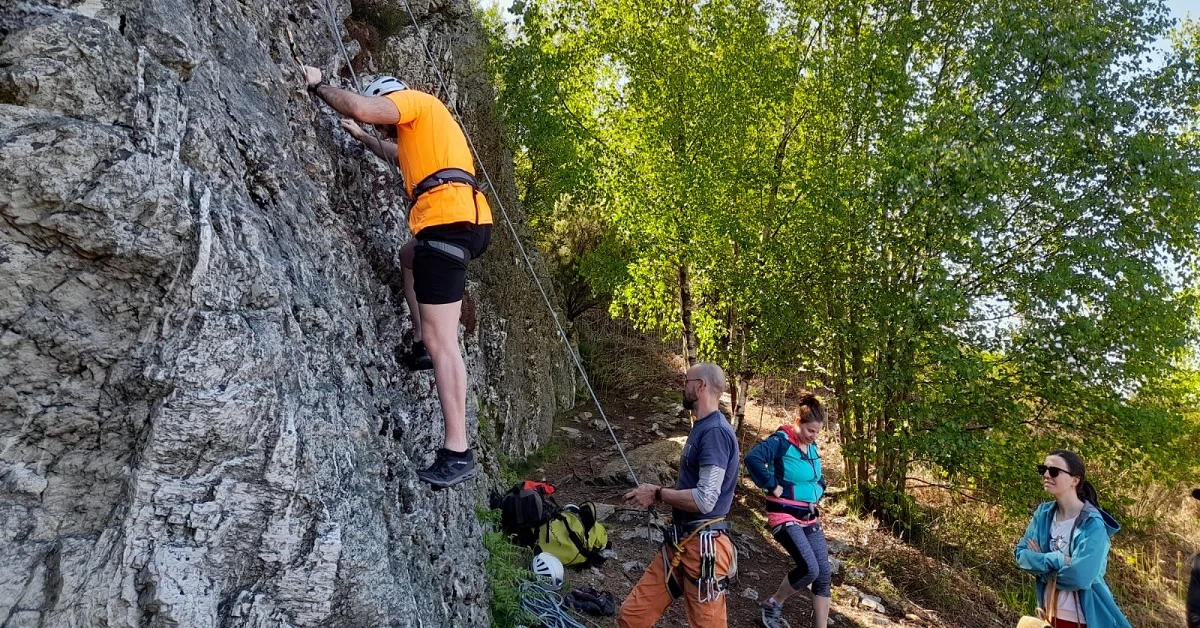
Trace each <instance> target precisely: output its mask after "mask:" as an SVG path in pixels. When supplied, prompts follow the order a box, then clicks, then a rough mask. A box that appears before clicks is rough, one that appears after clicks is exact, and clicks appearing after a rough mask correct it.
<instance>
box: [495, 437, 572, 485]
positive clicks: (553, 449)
mask: <svg viewBox="0 0 1200 628" xmlns="http://www.w3.org/2000/svg"><path fill="white" fill-rule="evenodd" d="M562 453H563V447H562V444H561V443H559V442H558V441H555V440H551V441H550V442H548V443H546V444H545V445H542V447H541V448H539V449H538V450H537V451H535V452H533V453H532V454H529V456H528V457H526V458H525V459H524V460H521V459H520V458H512V457H509V456H504V455H502V456H500V479H501V481H502V486H503V487H504V488H505V489H506V490H507V489H508V488H510V487H512V486H513V485H514V484H516V483H517V482H521V481H523V480H528V479H530V478H529V476H530V474H532V473H533V472H534V471H535V470H537V469H540V468H542V467H544V466H545V465H547V464H549V463H551V462H554V461H555V460H557V459H558V457H559V456H560V455H562Z"/></svg>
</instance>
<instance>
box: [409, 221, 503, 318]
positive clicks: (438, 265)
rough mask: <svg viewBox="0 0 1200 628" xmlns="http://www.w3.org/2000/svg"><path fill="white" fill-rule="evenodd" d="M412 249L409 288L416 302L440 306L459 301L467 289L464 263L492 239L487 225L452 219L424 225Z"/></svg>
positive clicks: (490, 227) (481, 252) (478, 253)
mask: <svg viewBox="0 0 1200 628" xmlns="http://www.w3.org/2000/svg"><path fill="white" fill-rule="evenodd" d="M416 238H417V245H416V248H415V249H413V291H415V292H416V293H417V303H424V304H426V305H441V304H444V303H454V302H455V301H462V298H463V292H465V291H466V289H467V262H469V261H471V260H473V259H475V258H477V257H479V256H480V255H483V252H484V251H486V250H487V247H488V244H490V243H491V241H492V226H491V225H476V224H474V223H470V222H456V223H452V224H449V225H434V226H432V227H425V228H424V229H422V230H421V232H420V233H418V234H417V235H416Z"/></svg>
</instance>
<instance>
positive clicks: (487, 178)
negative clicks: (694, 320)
mask: <svg viewBox="0 0 1200 628" xmlns="http://www.w3.org/2000/svg"><path fill="white" fill-rule="evenodd" d="M323 4H324V6H325V10H326V15H327V24H328V25H329V27H330V30H331V32H332V34H333V38H334V40H335V41H337V43H338V48H339V49H340V51H341V54H342V57H343V59H344V60H345V62H346V66H347V67H348V68H350V71H351V75H352V77H353V78H354V86H355V89H361V86H360V85H359V84H358V79H357V77H356V76H354V75H353V72H354V70H353V67H352V64H351V60H350V55H349V54H348V53H347V52H346V48H345V46H344V45H343V44H342V38H341V35H340V34H339V33H338V31H337V28H336V19H335V16H334V13H333V9H332V6H331V5H330V0H324V1H323ZM404 8H405V10H406V11H407V12H408V15H409V18H411V19H412V23H413V26H414V27H415V28H416V29H417V36H418V40H419V41H420V42H421V49H422V50H423V51H424V53H425V57H426V59H427V60H428V61H429V65H430V67H432V68H433V70H434V72H435V73H436V74H437V78H438V84H439V85H440V87H441V89H442V93H444V94H447V95H448V94H450V90H449V87H448V85H447V83H446V80H445V77H444V76H443V75H442V71H441V68H439V67H438V65H437V61H436V60H435V59H434V58H433V55H432V53H431V52H430V50H429V46H428V45H427V43H426V41H425V38H424V36H423V35H422V33H421V30H420V27H419V26H418V22H417V16H416V14H415V13H413V10H412V6H411V5H410V4H409V2H408V0H404ZM448 100H449V103H448V104H449V109H450V112H451V113H452V114H453V116H454V118H455V119H456V120H457V121H458V123H459V125H460V126H461V127H462V131H463V135H464V136H465V137H466V140H467V144H468V145H469V147H470V150H471V154H472V155H473V156H474V157H475V161H476V163H478V164H479V169H480V173H481V174H482V175H483V180H484V182H486V187H487V188H490V189H491V190H492V193H493V194H492V195H493V197H495V199H496V206H497V208H499V210H500V215H501V216H502V217H503V218H504V223H505V225H507V227H508V230H509V232H510V233H511V234H512V237H513V242H514V243H515V244H516V245H517V251H518V252H519V253H520V254H521V258H522V259H523V260H525V266H526V268H527V269H528V270H529V275H530V277H532V278H533V283H534V285H535V286H537V289H538V293H539V294H541V296H542V301H543V302H544V303H545V305H546V309H547V310H548V311H549V312H550V318H551V320H553V321H554V326H555V328H556V329H557V330H558V334H559V337H560V338H561V339H562V341H563V345H564V346H565V347H566V348H567V353H568V354H570V356H571V360H572V362H573V363H574V364H575V368H576V370H578V371H579V376H580V378H581V379H582V380H583V383H584V386H585V387H586V388H587V391H588V394H589V395H590V396H591V398H592V402H593V403H594V404H595V406H596V410H597V411H598V412H599V413H600V418H601V419H602V420H603V421H604V424H605V426H606V427H607V428H608V433H609V436H610V437H611V438H612V441H613V443H614V444H615V445H616V447H617V453H619V454H620V455H621V459H622V460H624V462H625V467H626V469H627V470H628V471H629V477H630V479H632V480H633V483H634V485H635V486H636V485H639V484H640V482H639V481H638V477H637V473H636V472H635V471H634V469H633V465H632V464H631V463H630V462H629V458H628V457H627V456H626V455H625V450H624V448H623V447H622V446H621V442H620V440H619V439H618V438H617V434H616V431H614V430H613V426H612V423H611V422H610V421H609V420H608V416H607V414H606V413H605V412H604V407H603V406H602V405H601V403H600V398H599V396H598V395H597V394H596V391H595V389H594V388H593V387H592V383H591V380H589V379H588V376H587V371H586V370H585V369H584V368H583V363H582V361H581V360H580V358H579V356H578V354H576V352H575V349H574V347H572V346H571V341H570V338H569V337H568V336H567V332H566V330H565V329H564V328H563V326H562V323H561V322H560V321H559V320H558V314H557V312H555V310H554V305H553V304H552V303H551V301H550V297H549V295H548V294H547V292H546V288H545V286H544V285H542V281H541V279H540V278H539V277H538V274H537V269H536V268H535V267H534V265H533V261H532V260H531V259H530V257H529V254H528V252H527V251H526V250H525V246H524V245H523V244H522V243H521V238H520V236H519V235H518V234H517V230H516V227H515V226H514V224H513V221H512V219H511V218H510V217H509V215H508V210H507V209H506V208H505V207H504V203H503V201H502V200H501V199H500V197H499V194H498V193H497V192H496V186H495V184H494V183H493V182H492V177H491V175H490V174H488V171H487V167H486V166H485V165H484V164H483V160H481V159H480V158H479V151H478V150H477V149H476V147H475V141H474V140H473V139H472V138H471V134H470V132H468V131H467V129H466V125H465V124H463V118H462V115H461V114H460V113H459V111H458V107H457V105H456V104H455V103H454V101H453V99H448Z"/></svg>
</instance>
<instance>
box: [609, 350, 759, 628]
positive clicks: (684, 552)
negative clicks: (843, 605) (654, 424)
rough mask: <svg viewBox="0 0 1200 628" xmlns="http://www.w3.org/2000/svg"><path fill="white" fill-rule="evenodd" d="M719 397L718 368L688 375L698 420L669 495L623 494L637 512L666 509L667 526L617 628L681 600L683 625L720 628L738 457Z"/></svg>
mask: <svg viewBox="0 0 1200 628" xmlns="http://www.w3.org/2000/svg"><path fill="white" fill-rule="evenodd" d="M723 392H725V373H724V372H722V371H721V367H719V366H717V365H715V364H708V363H703V362H702V363H699V364H696V365H695V366H693V367H692V368H690V369H688V371H687V375H686V376H685V377H684V382H683V405H684V407H685V408H687V409H689V410H694V411H695V413H696V416H697V417H699V418H698V419H697V420H696V422H695V423H694V424H693V425H692V430H691V432H690V433H689V434H688V439H687V443H686V444H685V445H684V449H683V455H682V456H681V457H680V460H679V480H678V481H677V482H676V483H675V488H664V487H662V486H656V485H654V484H642V485H640V486H638V487H637V488H635V489H633V490H632V491H630V492H628V493H626V494H625V499H626V501H628V502H630V503H633V504H637V505H638V506H641V507H643V508H645V507H648V506H653V505H654V504H660V503H661V504H667V505H669V506H670V507H671V526H670V527H669V528H667V530H666V531H665V533H664V537H665V538H664V542H663V547H662V550H661V551H660V552H659V555H658V556H657V557H655V558H652V559H651V561H650V566H649V567H647V568H646V571H645V573H643V574H642V578H641V580H638V583H637V585H635V586H634V587H633V591H631V592H630V593H629V597H628V598H626V599H625V602H624V603H623V604H621V611H620V614H619V615H618V617H617V623H618V625H619V626H621V628H632V627H635V626H642V627H645V628H649V627H650V626H653V625H654V623H655V622H656V621H658V618H659V617H661V616H662V614H663V613H664V612H666V610H667V608H668V607H669V606H670V605H671V603H672V602H673V601H674V600H675V598H678V597H679V596H681V595H682V596H683V597H684V605H685V610H686V611H687V616H688V624H689V625H691V626H696V627H698V628H724V627H725V626H726V625H727V621H726V616H725V590H726V588H727V587H728V579H729V577H730V576H732V575H733V574H731V573H730V571H731V570H732V569H733V568H734V567H733V566H734V565H736V564H737V560H736V558H735V553H734V552H735V550H734V547H733V542H732V541H731V540H730V538H729V530H730V524H729V522H728V521H726V520H725V517H726V516H727V515H728V514H729V508H730V506H731V505H732V504H733V491H734V488H736V487H737V476H738V464H739V462H740V457H739V452H738V441H737V436H736V435H735V434H734V431H733V427H732V426H730V424H729V420H728V419H727V418H726V417H725V415H724V414H722V413H721V411H720V410H719V409H718V407H719V406H718V404H719V403H720V400H721V394H722V393H723Z"/></svg>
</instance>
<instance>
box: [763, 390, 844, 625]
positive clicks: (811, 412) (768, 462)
mask: <svg viewBox="0 0 1200 628" xmlns="http://www.w3.org/2000/svg"><path fill="white" fill-rule="evenodd" d="M822 427H825V409H824V408H822V407H821V402H820V400H818V399H817V397H816V396H815V395H812V394H807V395H804V396H803V397H801V398H800V409H799V415H798V416H797V417H796V419H795V421H793V422H792V424H791V425H783V426H780V428H779V430H778V431H776V432H775V433H774V434H771V436H769V437H767V439H766V440H764V441H763V442H761V443H759V444H757V445H755V446H754V449H751V450H750V453H748V454H746V469H747V470H748V471H749V472H750V477H751V479H753V480H754V483H755V484H757V485H758V487H759V488H761V489H762V490H763V492H764V493H766V494H767V527H769V528H770V529H771V534H772V535H774V536H775V540H776V541H779V544H780V545H783V547H784V549H786V550H787V552H788V554H790V555H791V557H792V560H794V561H796V568H795V569H793V570H791V571H790V572H788V573H787V574H786V575H784V577H783V581H782V582H780V583H779V590H778V591H776V592H775V595H772V596H771V597H769V598H767V601H765V602H763V604H762V608H761V613H762V625H763V626H765V627H766V628H781V627H782V626H787V625H788V624H787V622H786V621H784V620H783V603H784V602H785V601H786V600H787V599H788V598H789V597H791V596H792V594H794V593H801V594H802V595H804V597H807V598H808V599H809V600H811V601H812V607H813V626H814V627H815V628H826V627H827V626H828V625H829V606H830V602H831V597H830V595H831V577H830V573H831V572H830V568H829V549H828V546H827V545H826V544H825V531H824V530H823V529H822V528H821V519H820V517H819V513H818V512H817V502H819V501H821V496H823V495H824V494H825V476H824V474H822V473H821V457H820V456H819V455H818V454H817V443H816V439H817V434H818V433H819V432H820V431H821V428H822Z"/></svg>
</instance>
